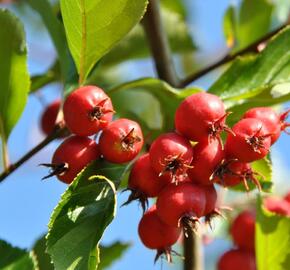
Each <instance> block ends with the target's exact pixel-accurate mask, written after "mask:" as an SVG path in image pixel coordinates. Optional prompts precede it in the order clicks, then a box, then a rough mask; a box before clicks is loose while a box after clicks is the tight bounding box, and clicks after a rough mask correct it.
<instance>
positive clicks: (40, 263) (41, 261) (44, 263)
mask: <svg viewBox="0 0 290 270" xmlns="http://www.w3.org/2000/svg"><path fill="white" fill-rule="evenodd" d="M32 254H33V258H34V261H35V264H36V269H38V270H53V269H54V267H53V264H52V263H51V259H50V256H49V255H48V253H46V239H45V236H42V237H40V238H39V239H38V240H37V241H36V243H35V244H34V247H33V249H32Z"/></svg>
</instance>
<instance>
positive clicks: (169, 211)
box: [157, 183, 206, 234]
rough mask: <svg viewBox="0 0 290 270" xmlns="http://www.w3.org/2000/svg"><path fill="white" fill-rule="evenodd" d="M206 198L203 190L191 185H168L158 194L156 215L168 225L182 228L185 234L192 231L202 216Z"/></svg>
mask: <svg viewBox="0 0 290 270" xmlns="http://www.w3.org/2000/svg"><path fill="white" fill-rule="evenodd" d="M205 207H206V198H205V193H204V191H203V188H202V187H200V186H198V185H195V184H192V183H180V184H179V185H175V184H170V185H168V186H166V187H165V188H164V189H163V190H162V192H161V193H160V194H159V197H158V199H157V213H158V216H159V217H160V219H161V220H162V221H163V222H165V223H166V224H168V225H171V226H175V227H180V226H182V227H183V228H184V232H185V234H187V231H188V230H190V229H193V228H194V226H195V223H196V222H198V218H199V217H201V216H203V214H204V210H205Z"/></svg>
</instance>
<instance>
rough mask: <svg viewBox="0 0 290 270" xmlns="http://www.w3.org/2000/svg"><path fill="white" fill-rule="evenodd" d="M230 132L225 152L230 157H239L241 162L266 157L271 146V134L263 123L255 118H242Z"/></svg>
mask: <svg viewBox="0 0 290 270" xmlns="http://www.w3.org/2000/svg"><path fill="white" fill-rule="evenodd" d="M233 132H234V133H235V136H234V135H233V134H229V136H228V138H227V140H226V144H225V152H226V155H227V156H228V157H229V158H237V159H238V160H239V161H241V162H252V161H255V160H258V159H261V158H263V157H265V156H266V155H267V154H268V152H269V150H270V146H271V137H270V136H271V135H270V134H269V133H268V131H267V129H266V128H265V127H264V126H263V123H262V122H261V121H260V120H258V119H255V118H246V119H242V120H241V121H239V122H238V123H236V124H235V125H234V127H233Z"/></svg>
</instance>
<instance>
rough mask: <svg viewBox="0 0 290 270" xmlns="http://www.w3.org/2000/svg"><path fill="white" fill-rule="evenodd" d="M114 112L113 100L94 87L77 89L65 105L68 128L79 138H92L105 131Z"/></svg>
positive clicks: (64, 111)
mask: <svg viewBox="0 0 290 270" xmlns="http://www.w3.org/2000/svg"><path fill="white" fill-rule="evenodd" d="M113 111H114V110H113V106H112V102H111V99H110V98H109V97H108V96H107V95H106V93H105V92H104V91H103V90H102V89H101V88H99V87H97V86H93V85H88V86H82V87H80V88H78V89H76V90H75V91H73V92H72V93H71V94H70V95H69V96H68V97H67V98H66V100H65V102H64V105H63V114H64V120H65V123H66V125H67V127H68V128H69V130H70V131H71V132H72V133H74V134H76V135H79V136H91V135H94V134H96V133H97V132H98V131H100V130H102V129H104V128H105V127H106V126H107V125H108V124H109V123H110V122H111V120H112V117H113Z"/></svg>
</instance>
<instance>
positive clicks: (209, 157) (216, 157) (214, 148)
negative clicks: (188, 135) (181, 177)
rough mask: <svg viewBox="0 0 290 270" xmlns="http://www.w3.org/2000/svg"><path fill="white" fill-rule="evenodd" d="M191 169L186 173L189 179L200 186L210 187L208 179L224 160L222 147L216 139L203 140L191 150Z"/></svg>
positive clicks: (210, 182) (210, 183)
mask: <svg viewBox="0 0 290 270" xmlns="http://www.w3.org/2000/svg"><path fill="white" fill-rule="evenodd" d="M193 152H194V156H193V160H192V163H191V166H192V168H190V169H189V170H188V171H187V174H188V176H189V178H190V179H191V180H192V181H193V182H195V183H199V184H202V185H212V184H213V182H212V181H211V180H212V179H210V177H211V175H212V174H213V172H214V170H215V169H216V167H217V166H218V165H219V164H220V163H221V161H222V160H223V159H224V151H223V147H222V145H221V143H220V141H219V140H218V139H212V140H207V139H206V140H203V141H201V142H199V143H198V144H197V145H195V146H194V148H193Z"/></svg>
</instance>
